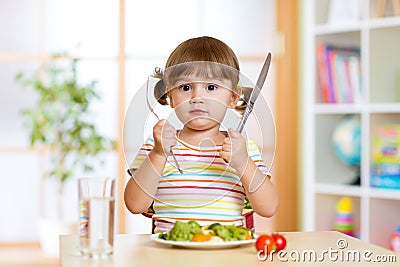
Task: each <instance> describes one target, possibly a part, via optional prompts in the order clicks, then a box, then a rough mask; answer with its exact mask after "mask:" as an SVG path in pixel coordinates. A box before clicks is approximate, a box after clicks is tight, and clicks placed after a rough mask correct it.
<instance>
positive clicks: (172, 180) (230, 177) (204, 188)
mask: <svg viewBox="0 0 400 267" xmlns="http://www.w3.org/2000/svg"><path fill="white" fill-rule="evenodd" d="M153 146H154V139H153V138H152V137H150V138H148V139H147V141H146V142H145V143H144V144H143V146H142V147H141V148H140V150H139V152H138V153H137V155H136V158H135V159H134V161H133V163H132V164H131V166H130V170H135V169H137V168H139V166H140V165H141V164H142V162H143V161H144V160H145V158H146V157H147V155H148V153H149V152H150V151H151V150H152V148H153ZM220 151H221V146H214V147H196V146H192V145H190V144H188V143H185V142H183V141H182V140H178V142H177V145H176V146H175V147H174V148H173V152H174V155H175V157H176V158H177V160H178V163H179V165H180V167H181V169H182V170H183V174H181V173H180V172H179V170H178V169H177V167H176V166H175V163H174V160H173V157H172V156H169V157H168V159H167V163H166V165H165V167H164V171H163V173H162V175H161V178H160V182H159V185H158V188H157V193H156V195H155V199H154V204H153V209H154V211H155V214H154V215H153V219H154V221H155V226H156V228H155V232H164V231H167V230H170V229H171V228H172V226H173V222H174V221H176V220H181V221H184V222H187V221H189V220H196V221H197V222H199V223H200V224H201V225H208V224H212V223H216V222H218V223H221V224H234V225H244V217H243V216H242V210H243V207H244V197H245V195H246V193H245V191H244V188H243V186H242V183H241V181H240V179H239V177H238V176H237V174H236V171H235V170H234V169H233V168H232V167H230V166H229V165H228V164H227V163H226V162H225V161H224V160H223V159H221V158H220V156H219V152H220ZM247 151H248V154H249V157H250V158H251V159H252V160H253V161H254V162H255V163H256V165H257V166H258V168H259V169H260V170H261V172H263V173H264V174H266V175H267V174H268V175H269V171H268V169H267V168H266V166H265V165H264V163H263V161H262V159H261V154H260V151H259V149H258V148H257V145H256V144H255V143H254V142H253V141H250V140H249V141H248V142H247Z"/></svg>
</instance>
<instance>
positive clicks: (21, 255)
mask: <svg viewBox="0 0 400 267" xmlns="http://www.w3.org/2000/svg"><path fill="white" fill-rule="evenodd" d="M0 266H1V267H17V266H18V267H20V266H23V267H57V266H59V265H58V259H57V258H47V257H44V256H43V254H42V251H41V249H40V248H39V247H35V246H26V247H25V246H23V247H0Z"/></svg>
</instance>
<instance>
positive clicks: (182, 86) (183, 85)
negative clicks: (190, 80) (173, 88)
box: [179, 84, 192, 92]
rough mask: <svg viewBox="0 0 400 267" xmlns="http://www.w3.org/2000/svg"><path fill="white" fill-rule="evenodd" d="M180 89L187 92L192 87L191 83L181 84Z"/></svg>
mask: <svg viewBox="0 0 400 267" xmlns="http://www.w3.org/2000/svg"><path fill="white" fill-rule="evenodd" d="M179 89H181V90H182V91H185V92H186V91H189V90H190V89H192V87H191V86H190V85H189V84H182V85H180V86H179Z"/></svg>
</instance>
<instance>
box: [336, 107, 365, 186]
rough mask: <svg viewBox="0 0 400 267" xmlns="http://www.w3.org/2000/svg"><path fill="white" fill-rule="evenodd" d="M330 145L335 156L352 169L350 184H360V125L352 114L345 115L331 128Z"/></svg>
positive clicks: (358, 120)
mask: <svg viewBox="0 0 400 267" xmlns="http://www.w3.org/2000/svg"><path fill="white" fill-rule="evenodd" d="M332 146H333V151H334V153H335V155H336V157H337V158H338V159H339V160H340V161H341V162H343V163H344V164H346V165H347V166H350V167H352V168H353V169H354V171H355V173H356V175H355V177H354V178H353V181H352V182H351V184H353V185H360V161H361V125H360V119H359V118H358V117H357V116H354V115H347V116H345V117H344V118H343V119H342V120H341V121H340V122H339V123H338V124H337V126H336V127H335V128H334V129H333V132H332Z"/></svg>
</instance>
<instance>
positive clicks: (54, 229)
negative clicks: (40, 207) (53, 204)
mask: <svg viewBox="0 0 400 267" xmlns="http://www.w3.org/2000/svg"><path fill="white" fill-rule="evenodd" d="M77 227H78V226H77V223H75V222H67V221H62V220H58V219H54V218H42V219H40V221H39V237H40V246H41V248H42V252H43V255H44V256H45V257H49V258H57V257H59V236H60V235H71V234H75V233H76V232H77Z"/></svg>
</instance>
